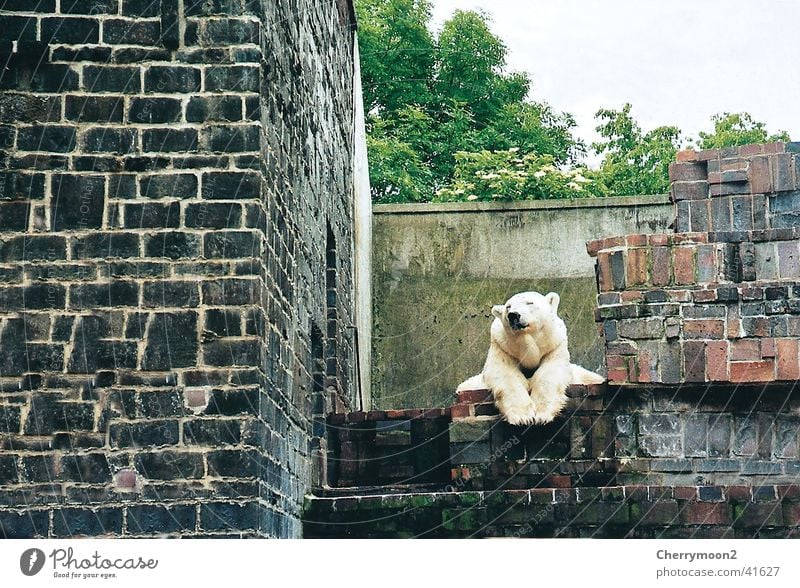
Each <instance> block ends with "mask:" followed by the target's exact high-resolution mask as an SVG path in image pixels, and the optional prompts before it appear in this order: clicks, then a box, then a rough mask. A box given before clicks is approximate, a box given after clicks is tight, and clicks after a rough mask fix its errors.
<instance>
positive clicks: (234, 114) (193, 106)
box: [186, 95, 243, 123]
mask: <svg viewBox="0 0 800 588" xmlns="http://www.w3.org/2000/svg"><path fill="white" fill-rule="evenodd" d="M242 114H243V113H242V99H241V98H240V97H238V96H225V95H223V96H192V97H191V98H190V99H189V103H188V104H187V106H186V120H187V121H188V122H203V123H205V122H211V121H229V122H235V121H239V120H242Z"/></svg>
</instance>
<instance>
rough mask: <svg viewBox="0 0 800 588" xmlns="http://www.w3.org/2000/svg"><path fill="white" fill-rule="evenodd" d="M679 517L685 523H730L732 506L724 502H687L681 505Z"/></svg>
mask: <svg viewBox="0 0 800 588" xmlns="http://www.w3.org/2000/svg"><path fill="white" fill-rule="evenodd" d="M679 517H680V521H681V522H682V523H683V524H684V525H729V524H730V523H731V507H730V505H729V504H727V503H724V502H722V503H715V502H687V503H685V504H683V505H682V506H681V509H680V513H679Z"/></svg>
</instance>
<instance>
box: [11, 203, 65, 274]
mask: <svg viewBox="0 0 800 588" xmlns="http://www.w3.org/2000/svg"><path fill="white" fill-rule="evenodd" d="M4 210H6V209H5V208H4V207H2V206H0V211H4ZM63 259H66V239H64V237H59V236H55V235H22V236H18V237H10V238H8V239H6V240H4V241H0V261H3V262H6V263H7V262H11V261H37V260H46V261H51V262H55V261H59V260H63Z"/></svg>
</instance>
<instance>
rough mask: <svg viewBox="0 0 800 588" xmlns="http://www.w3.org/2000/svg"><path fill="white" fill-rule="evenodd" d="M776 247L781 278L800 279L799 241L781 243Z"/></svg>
mask: <svg viewBox="0 0 800 588" xmlns="http://www.w3.org/2000/svg"><path fill="white" fill-rule="evenodd" d="M776 246H777V249H778V260H779V261H778V271H779V272H780V277H781V278H783V279H785V278H800V254H798V250H797V241H780V242H778V243H777V244H776Z"/></svg>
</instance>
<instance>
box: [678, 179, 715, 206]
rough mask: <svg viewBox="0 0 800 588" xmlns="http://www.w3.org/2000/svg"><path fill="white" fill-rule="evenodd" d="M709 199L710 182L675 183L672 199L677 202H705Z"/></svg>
mask: <svg viewBox="0 0 800 588" xmlns="http://www.w3.org/2000/svg"><path fill="white" fill-rule="evenodd" d="M705 198H708V182H705V181H699V182H673V183H672V199H673V201H675V202H678V201H681V200H703V199H705Z"/></svg>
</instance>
